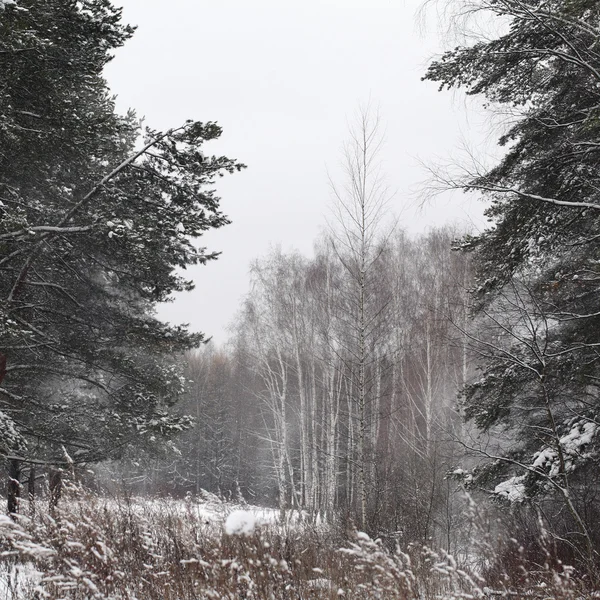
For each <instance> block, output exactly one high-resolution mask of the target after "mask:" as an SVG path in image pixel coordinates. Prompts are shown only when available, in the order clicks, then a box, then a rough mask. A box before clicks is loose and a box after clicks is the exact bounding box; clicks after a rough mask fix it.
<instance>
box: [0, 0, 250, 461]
mask: <svg viewBox="0 0 600 600" xmlns="http://www.w3.org/2000/svg"><path fill="white" fill-rule="evenodd" d="M132 33H133V29H132V28H131V27H128V26H125V25H123V24H122V23H121V11H120V10H119V9H116V8H114V7H113V6H112V5H111V3H110V2H109V1H108V0H83V1H81V2H76V1H74V0H72V1H71V0H67V1H65V0H60V1H59V0H43V1H41V2H40V1H33V0H29V1H28V0H19V2H18V3H16V4H15V3H3V10H2V11H1V12H0V148H1V150H0V294H1V295H2V299H3V300H2V303H1V305H0V340H1V347H0V351H1V352H2V354H3V355H4V356H5V359H6V376H5V378H4V381H3V382H2V385H3V387H1V388H0V402H1V404H0V408H1V411H2V412H1V413H0V427H2V429H3V430H4V429H7V430H10V431H14V433H15V435H14V436H13V437H14V443H10V444H7V447H6V448H1V449H0V450H2V452H3V453H4V454H5V455H6V456H9V457H11V456H13V457H16V458H25V459H27V460H28V461H36V460H38V461H39V460H42V461H51V462H55V463H56V462H61V461H65V460H67V461H70V460H74V461H76V462H88V461H95V460H100V459H104V458H107V457H114V456H118V455H119V453H120V452H121V451H122V450H123V449H124V448H126V447H127V445H128V444H132V443H136V444H137V443H139V442H140V440H143V439H145V440H146V441H147V443H150V444H151V443H154V440H155V439H156V437H155V436H156V435H157V434H169V433H170V432H172V431H177V430H180V429H181V428H183V427H186V426H187V425H188V424H189V420H188V419H186V418H175V417H170V416H168V414H167V412H166V411H165V410H164V409H165V407H167V406H168V405H170V404H171V403H172V402H174V401H175V400H176V399H177V397H178V395H179V394H180V393H181V391H182V389H183V381H184V380H183V377H182V376H181V374H180V372H179V370H178V368H177V367H176V365H175V363H174V361H173V360H172V359H167V358H165V357H166V356H173V355H175V354H176V353H179V352H182V351H184V350H187V349H189V348H192V347H195V346H197V345H198V344H199V343H201V341H202V339H203V338H202V335H200V334H191V333H189V332H188V331H187V330H186V329H185V328H183V327H172V326H169V325H165V324H164V323H161V322H160V321H158V320H157V319H156V318H155V317H154V307H155V305H156V303H157V302H159V301H164V300H167V299H168V298H169V296H170V295H171V294H172V293H173V292H177V291H181V290H187V289H191V288H192V287H193V284H192V283H191V282H190V281H188V280H186V279H185V278H184V277H182V276H181V275H179V274H178V273H177V270H178V269H185V267H187V266H189V265H193V264H197V263H203V262H205V261H207V260H210V259H213V258H215V257H216V254H210V253H206V252H205V250H204V249H203V248H199V247H198V246H197V245H195V244H194V242H193V240H194V239H195V238H198V237H199V236H201V235H202V233H203V232H204V231H206V230H207V229H210V228H213V227H221V226H223V225H225V224H227V222H228V220H227V218H226V217H225V216H224V215H223V214H222V213H221V211H220V209H219V198H218V197H217V196H216V195H215V193H214V191H213V190H212V189H211V186H212V184H213V183H214V181H215V177H216V176H221V175H222V174H224V173H225V172H234V171H236V170H239V169H240V168H241V167H242V165H239V164H238V163H236V162H235V161H233V160H230V159H228V158H225V157H206V156H204V155H203V153H202V151H201V147H202V144H203V143H204V142H205V141H208V140H211V139H214V138H217V137H218V136H219V135H220V132H221V130H220V128H219V127H218V126H217V125H216V124H214V123H205V124H203V123H198V122H192V121H188V122H186V123H185V124H184V125H182V126H181V127H178V128H175V129H172V130H169V131H167V132H164V133H162V132H158V131H153V130H149V129H148V130H146V132H145V135H144V136H143V139H140V133H141V132H140V127H139V122H138V120H137V119H136V118H135V115H134V114H133V113H130V114H128V115H127V116H125V117H121V116H119V115H117V114H116V113H115V108H114V104H113V100H112V98H111V96H110V93H109V90H108V88H107V84H106V82H105V80H104V79H103V77H102V71H103V68H104V66H105V64H106V63H107V62H108V61H109V60H110V59H111V52H112V51H113V50H114V49H115V48H118V47H119V46H120V45H122V44H123V43H124V42H125V41H126V40H127V39H128V38H129V37H130V36H131V35H132ZM25 443H26V444H27V448H25Z"/></svg>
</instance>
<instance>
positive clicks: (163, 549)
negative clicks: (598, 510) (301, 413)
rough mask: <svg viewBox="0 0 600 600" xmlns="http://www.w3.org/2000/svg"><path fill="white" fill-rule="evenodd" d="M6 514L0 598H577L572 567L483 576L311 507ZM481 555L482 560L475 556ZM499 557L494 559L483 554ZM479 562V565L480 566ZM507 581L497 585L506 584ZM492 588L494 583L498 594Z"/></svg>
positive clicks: (111, 506) (88, 507) (119, 506)
mask: <svg viewBox="0 0 600 600" xmlns="http://www.w3.org/2000/svg"><path fill="white" fill-rule="evenodd" d="M30 508H31V507H27V506H23V513H24V514H23V516H21V517H19V518H18V519H17V522H16V523H15V522H14V521H12V520H11V519H8V518H7V517H2V518H0V556H1V557H2V562H0V600H41V599H43V598H47V599H50V600H53V599H56V600H58V599H61V600H101V599H111V600H188V599H189V600H192V599H194V600H238V599H239V600H241V599H245V600H288V599H298V600H310V599H321V598H322V599H329V600H332V599H334V598H335V599H337V600H339V599H340V598H352V599H355V600H440V599H441V600H453V599H456V600H474V599H476V598H482V599H483V598H491V597H498V596H500V597H513V598H515V597H521V594H517V593H516V590H517V589H518V588H517V587H516V586H520V588H521V589H524V588H525V587H526V588H527V593H528V595H529V597H536V598H544V599H545V600H579V599H580V598H582V596H581V593H580V592H579V591H578V588H577V581H576V579H575V578H574V577H572V571H570V570H569V569H568V568H566V567H565V568H561V569H560V570H556V569H554V570H553V569H551V568H549V567H546V570H545V571H544V568H542V569H541V570H539V571H538V572H536V574H535V575H529V574H526V576H525V577H524V576H523V572H524V571H523V570H522V569H521V570H520V571H519V570H518V569H517V570H516V572H518V574H519V579H518V581H517V580H515V579H514V578H513V579H511V578H510V577H508V576H507V577H506V578H505V579H504V580H502V579H496V581H495V582H494V583H493V584H492V585H494V587H491V586H490V585H488V582H486V580H485V577H484V575H485V574H484V573H483V572H482V571H480V570H477V569H474V568H470V566H469V565H468V564H465V563H462V564H461V563H459V562H458V561H456V560H455V559H454V558H453V557H452V556H450V555H448V554H447V553H445V552H443V551H438V552H436V551H434V550H432V549H430V548H426V547H423V546H420V545H416V546H411V547H409V548H407V549H405V550H406V551H405V552H403V551H401V550H400V549H397V550H396V551H394V550H392V549H390V548H386V547H385V546H384V545H383V544H382V543H381V542H380V541H378V540H373V539H371V538H370V537H369V536H368V535H367V534H365V533H362V532H356V531H355V532H352V531H346V532H345V533H342V532H341V531H340V530H339V529H336V528H335V527H328V526H326V525H324V524H320V525H318V526H314V525H312V524H311V523H310V522H309V520H308V519H306V518H305V517H306V515H300V516H299V515H298V514H297V513H294V512H290V513H287V514H286V515H285V518H284V520H283V522H282V521H281V520H280V518H279V511H277V510H274V509H269V508H261V507H257V506H249V505H242V504H232V503H226V502H222V501H220V500H219V499H218V498H217V497H216V496H212V495H210V494H204V495H203V497H202V498H201V499H195V498H187V499H185V500H173V499H156V498H155V499H142V498H122V499H117V498H102V497H97V496H94V495H92V494H89V493H85V492H82V491H81V490H73V489H71V490H68V491H67V493H66V494H65V497H64V498H63V499H62V501H61V505H60V506H59V508H58V509H57V510H56V511H54V512H49V511H48V510H47V507H46V506H45V505H43V504H42V503H40V504H38V505H37V506H36V510H35V513H32V512H30V513H29V515H28V514H27V511H28V509H30ZM479 558H483V557H479ZM487 560H488V561H489V563H490V564H491V562H493V557H491V556H490V557H487ZM480 564H481V563H480ZM499 581H500V582H501V585H500V587H498V582H499ZM492 590H493V591H492Z"/></svg>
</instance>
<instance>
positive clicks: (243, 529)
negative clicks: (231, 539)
mask: <svg viewBox="0 0 600 600" xmlns="http://www.w3.org/2000/svg"><path fill="white" fill-rule="evenodd" d="M256 525H257V519H256V515H255V514H254V513H251V512H250V511H248V510H234V511H233V512H231V513H229V516H228V517H227V519H226V521H225V532H226V533H227V534H228V535H242V534H244V535H251V534H252V533H254V529H255V527H256Z"/></svg>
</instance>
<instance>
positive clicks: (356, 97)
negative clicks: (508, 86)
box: [106, 0, 485, 342]
mask: <svg viewBox="0 0 600 600" xmlns="http://www.w3.org/2000/svg"><path fill="white" fill-rule="evenodd" d="M115 3H116V4H117V5H121V6H123V15H124V19H125V21H126V22H128V23H131V24H134V25H137V26H138V30H137V32H136V34H135V36H134V38H133V39H132V40H131V41H129V42H128V43H127V45H126V46H125V47H124V48H123V49H121V50H119V51H118V53H117V55H116V58H115V59H114V61H113V62H112V63H111V64H110V65H109V67H108V68H107V72H106V76H107V78H108V81H109V85H110V86H111V88H112V90H113V92H114V93H115V94H116V95H117V97H118V98H117V106H118V108H119V110H121V111H125V110H126V109H128V108H130V107H131V108H134V109H135V110H136V111H137V113H138V114H139V115H140V116H144V117H145V118H146V122H147V123H148V124H149V125H150V126H152V127H154V128H157V129H161V128H162V129H165V128H169V127H172V126H175V125H178V124H180V123H181V122H182V121H184V120H185V119H188V118H191V119H196V120H201V121H217V122H218V123H219V124H220V125H221V126H222V127H223V129H224V133H223V136H222V138H221V140H220V141H218V142H215V143H213V145H212V146H207V148H206V149H207V152H208V153H209V154H212V153H213V152H214V153H218V154H225V155H227V156H229V157H233V158H237V159H239V160H240V161H241V162H243V163H245V164H247V165H248V169H246V170H245V171H243V172H241V173H239V174H236V175H232V176H228V177H226V178H224V179H222V180H220V181H219V182H218V191H219V195H220V196H221V198H222V209H223V211H224V212H225V213H226V214H227V215H228V216H229V217H230V218H231V220H232V221H233V223H232V224H231V225H229V226H227V227H225V228H223V229H221V230H218V231H215V232H209V233H208V234H206V236H205V237H204V238H203V245H206V246H208V248H209V249H210V250H219V251H222V253H223V254H222V256H221V257H220V258H219V260H218V261H214V262H211V263H210V264H208V265H207V266H204V267H198V268H195V269H192V270H190V271H189V276H190V277H191V278H192V279H193V280H194V281H195V282H196V289H195V291H193V292H191V293H186V294H185V295H181V296H180V297H178V298H177V299H176V301H175V302H174V303H172V304H170V305H167V306H166V307H164V308H162V309H161V310H160V313H159V314H160V315H161V316H162V317H163V318H164V319H165V320H169V321H171V322H176V323H180V322H187V323H190V325H191V327H192V329H194V330H196V331H204V332H205V333H207V334H208V335H212V336H214V338H215V340H216V341H218V342H223V341H225V339H226V338H227V332H226V326H227V325H228V324H229V323H230V322H231V320H232V319H233V317H234V316H235V313H236V311H237V309H238V306H239V303H240V299H241V298H242V297H243V295H244V293H245V292H246V290H247V289H248V266H249V263H250V261H251V260H252V259H253V258H255V257H258V256H261V255H264V254H265V253H266V252H267V251H268V250H269V247H270V246H274V245H277V244H279V245H281V246H282V248H283V249H284V250H285V249H292V248H293V249H297V250H300V251H302V252H303V253H306V254H310V253H311V251H312V245H313V241H314V239H315V237H316V236H317V235H318V234H319V231H320V230H321V229H322V228H323V227H324V226H325V219H326V216H327V213H328V203H329V202H330V190H329V186H328V177H327V172H328V171H329V172H330V173H331V174H332V175H333V177H334V178H336V177H337V176H338V168H339V164H340V160H341V147H342V144H343V142H344V140H345V139H346V138H347V130H348V122H349V120H351V119H352V115H353V114H355V112H356V110H357V107H358V106H359V105H360V104H361V103H365V102H366V101H368V99H369V98H370V99H371V102H372V103H373V104H375V105H378V106H379V109H380V113H381V117H382V122H383V124H384V126H385V131H386V143H385V146H384V149H383V155H382V158H383V161H384V169H385V172H386V174H387V178H388V183H389V186H390V188H392V189H393V190H396V196H395V199H394V201H393V203H392V204H393V210H394V211H395V212H396V213H398V214H400V215H401V219H400V223H401V225H402V226H403V227H405V228H406V229H407V230H408V231H410V232H411V233H413V234H418V233H420V232H425V231H426V230H427V228H428V227H432V226H436V225H440V224H443V223H445V222H458V223H462V224H467V223H473V226H474V227H475V228H480V227H482V224H483V220H482V218H481V206H480V204H479V203H478V202H476V201H475V200H474V199H469V198H468V197H463V196H462V195H456V194H455V195H453V196H446V197H442V198H440V199H438V200H437V201H436V202H434V203H430V204H429V205H427V206H426V207H425V208H424V209H418V207H417V206H416V204H417V202H416V199H415V198H416V196H417V195H418V192H419V188H420V187H421V184H422V182H423V181H424V180H425V179H426V178H427V173H426V172H425V170H424V169H423V167H422V166H421V165H420V161H425V162H439V161H446V160H448V159H449V158H450V157H452V156H457V154H459V151H458V149H459V148H460V146H461V145H463V144H464V143H465V141H468V142H469V144H472V145H476V144H477V143H481V142H480V140H483V139H485V136H484V132H485V115H482V113H481V111H477V110H473V106H472V105H469V110H466V108H465V106H466V105H465V100H464V98H463V97H462V96H461V95H459V94H454V95H453V94H451V93H448V92H443V93H439V92H438V91H437V86H436V85H435V84H432V83H426V82H422V81H421V77H422V76H423V74H424V72H425V69H426V65H427V63H428V62H429V60H430V59H431V58H432V57H433V56H435V55H437V54H439V53H440V52H441V50H442V49H443V48H444V42H443V36H442V35H440V34H439V32H438V27H439V24H438V22H437V21H436V19H435V16H434V15H432V14H430V18H429V19H428V22H427V23H426V24H425V28H424V30H423V27H421V25H420V22H419V19H417V16H416V14H417V11H418V9H419V6H420V0H407V1H404V2H403V1H402V0H212V1H208V0H170V2H165V1H164V0H116V2H115ZM442 25H443V23H442ZM478 140H479V141H478Z"/></svg>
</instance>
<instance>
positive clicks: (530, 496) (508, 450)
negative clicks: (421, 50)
mask: <svg viewBox="0 0 600 600" xmlns="http://www.w3.org/2000/svg"><path fill="white" fill-rule="evenodd" d="M478 7H479V8H480V9H481V10H482V11H488V12H491V13H492V14H493V15H495V16H496V17H498V19H499V20H501V21H502V23H503V25H507V27H503V31H505V33H503V34H502V35H498V36H497V37H495V38H494V39H491V40H489V39H488V40H485V41H477V42H476V43H474V44H473V45H470V46H465V47H459V48H456V49H455V50H453V51H451V52H448V53H447V54H445V55H444V56H443V57H442V58H441V59H440V60H438V61H436V62H434V63H433V64H432V65H431V66H430V68H429V71H428V72H427V75H426V77H425V78H426V79H430V80H433V81H437V82H439V83H440V85H441V87H442V88H444V87H453V86H454V87H463V88H465V89H466V91H467V93H468V94H474V95H477V94H479V95H483V96H484V97H485V98H486V99H487V100H488V101H489V102H490V103H491V104H492V105H496V106H498V105H499V106H500V107H501V108H502V110H503V111H504V112H505V113H506V112H508V113H509V114H512V115H514V119H513V121H512V126H511V127H510V128H509V129H508V131H507V132H506V133H505V134H504V135H503V136H502V137H501V139H500V144H501V145H502V146H504V147H505V148H506V153H505V155H504V157H503V159H502V160H501V161H500V162H499V164H498V165H497V166H496V167H495V168H493V169H491V170H489V171H488V172H484V173H474V174H473V176H472V177H470V178H469V179H468V180H465V181H462V182H456V181H455V182H453V183H454V184H457V185H459V186H461V187H464V188H465V189H467V190H475V191H481V192H483V193H484V194H485V195H486V197H487V198H488V199H489V200H490V201H491V206H490V208H489V209H488V211H487V214H488V216H489V217H490V219H491V220H492V221H493V226H492V227H491V228H490V229H488V230H487V231H485V232H484V233H483V234H482V235H480V236H478V237H476V238H471V239H468V240H466V241H465V244H464V247H466V248H468V249H471V250H474V257H475V264H476V268H477V272H478V278H479V281H478V287H477V289H476V291H475V299H476V306H475V308H476V312H477V313H478V314H479V316H480V318H481V321H480V324H481V326H482V327H483V325H484V324H485V323H487V325H488V327H487V333H485V334H484V335H483V336H480V335H475V334H474V335H473V338H474V342H475V344H474V345H475V349H476V350H477V352H478V354H479V355H480V356H481V357H482V362H481V368H482V377H481V379H480V380H479V381H478V382H476V383H474V384H473V385H471V386H469V387H468V388H467V390H466V399H465V412H466V416H467V417H468V418H470V419H473V420H474V422H475V423H476V424H477V425H478V426H479V427H480V428H481V429H482V430H483V431H484V432H487V433H490V434H493V435H494V437H493V438H492V439H495V440H498V444H497V446H498V447H497V448H496V450H494V451H491V450H490V448H491V446H488V448H487V450H485V454H486V455H487V456H488V458H489V460H487V461H486V463H485V465H482V466H480V467H478V468H477V469H476V470H475V471H474V472H473V474H472V475H473V476H474V479H472V482H473V483H474V484H475V485H479V486H480V487H483V488H485V489H490V488H491V489H492V490H493V494H494V495H495V496H496V497H504V498H508V499H509V500H519V501H534V500H535V501H536V502H537V503H538V505H539V506H542V504H541V503H542V502H548V503H549V504H547V506H548V507H557V506H558V507H559V508H558V509H557V510H556V511H555V512H549V513H543V514H549V515H553V516H552V517H551V518H549V520H548V526H549V528H550V529H553V530H560V534H561V535H563V536H564V537H566V538H568V545H571V547H572V548H579V549H582V548H585V549H584V550H583V551H582V552H581V553H582V554H584V555H585V557H586V560H589V559H591V558H592V556H593V552H594V546H595V547H596V548H597V547H598V546H599V545H600V540H599V539H592V538H593V532H592V528H591V527H590V525H591V523H593V522H594V520H595V519H596V518H597V515H598V511H599V510H600V506H599V505H598V502H597V501H596V500H594V496H595V494H596V492H597V481H596V480H595V479H596V478H594V477H593V470H594V469H595V468H596V467H595V463H596V461H597V460H598V458H599V456H600V454H599V446H598V440H597V424H598V422H599V421H598V417H599V416H600V402H599V392H600V391H599V389H598V382H599V381H600V368H599V367H600V364H599V360H598V359H599V355H598V352H597V348H598V344H599V343H600V338H599V335H598V331H599V326H600V320H599V319H600V313H599V312H598V309H597V307H598V302H599V300H600V298H599V291H598V286H597V281H598V275H599V272H598V259H599V258H600V257H599V247H598V243H597V241H598V233H597V232H598V225H599V224H600V193H599V189H600V188H599V185H598V184H599V174H598V169H597V162H598V152H599V151H600V119H599V117H600V105H599V102H598V101H599V99H600V29H599V28H598V22H599V17H600V5H599V4H598V2H595V1H586V0H583V1H580V0H575V1H572V0H550V1H544V2H542V1H540V0H502V1H496V0H491V1H487V0H484V1H483V2H481V3H480V4H479V5H478ZM494 486H495V487H494ZM560 507H562V508H567V509H568V510H561V509H560ZM551 510H554V509H551ZM565 515H566V516H565ZM573 530H575V533H574V534H573V533H572V532H573ZM582 538H583V540H584V541H585V543H583V544H582V543H581V539H582ZM576 554H577V552H576Z"/></svg>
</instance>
